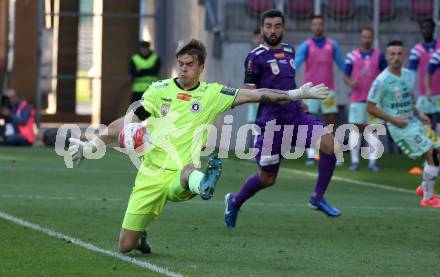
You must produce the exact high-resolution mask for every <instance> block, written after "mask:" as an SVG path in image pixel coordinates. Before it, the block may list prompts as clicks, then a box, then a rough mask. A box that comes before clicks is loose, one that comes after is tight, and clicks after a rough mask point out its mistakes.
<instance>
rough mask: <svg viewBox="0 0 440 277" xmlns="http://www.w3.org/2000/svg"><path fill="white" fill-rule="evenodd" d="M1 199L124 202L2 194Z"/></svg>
mask: <svg viewBox="0 0 440 277" xmlns="http://www.w3.org/2000/svg"><path fill="white" fill-rule="evenodd" d="M0 198H3V199H38V200H63V201H64V200H72V201H75V200H86V201H101V202H105V201H122V200H123V199H121V198H105V197H102V198H81V197H75V196H44V195H22V194H18V195H12V194H1V195H0Z"/></svg>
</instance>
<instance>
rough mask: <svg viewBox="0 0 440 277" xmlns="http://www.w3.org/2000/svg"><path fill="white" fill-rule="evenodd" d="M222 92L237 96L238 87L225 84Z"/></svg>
mask: <svg viewBox="0 0 440 277" xmlns="http://www.w3.org/2000/svg"><path fill="white" fill-rule="evenodd" d="M220 93H223V94H226V95H231V96H235V94H236V93H237V89H236V88H231V87H227V86H224V87H223V88H222V89H221V90H220Z"/></svg>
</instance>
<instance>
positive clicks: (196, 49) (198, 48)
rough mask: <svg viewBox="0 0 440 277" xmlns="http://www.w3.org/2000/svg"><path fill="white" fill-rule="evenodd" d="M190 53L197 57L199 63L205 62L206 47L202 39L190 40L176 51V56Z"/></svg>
mask: <svg viewBox="0 0 440 277" xmlns="http://www.w3.org/2000/svg"><path fill="white" fill-rule="evenodd" d="M185 54H188V55H190V56H192V57H193V58H194V59H196V60H197V61H198V62H199V64H205V59H206V47H205V45H204V44H203V42H201V41H200V40H197V39H192V40H191V41H190V42H188V43H187V44H185V45H184V46H183V47H182V48H180V50H179V51H177V53H176V58H179V57H180V56H182V55H185Z"/></svg>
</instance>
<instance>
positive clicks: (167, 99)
mask: <svg viewBox="0 0 440 277" xmlns="http://www.w3.org/2000/svg"><path fill="white" fill-rule="evenodd" d="M160 99H161V100H162V101H165V102H171V101H173V100H172V99H169V98H163V97H161V98H160Z"/></svg>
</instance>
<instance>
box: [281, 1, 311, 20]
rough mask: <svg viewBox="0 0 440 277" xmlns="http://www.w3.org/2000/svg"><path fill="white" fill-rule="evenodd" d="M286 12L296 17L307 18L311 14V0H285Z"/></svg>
mask: <svg viewBox="0 0 440 277" xmlns="http://www.w3.org/2000/svg"><path fill="white" fill-rule="evenodd" d="M286 10H287V14H288V15H290V16H292V17H297V18H308V17H310V16H311V15H312V14H313V1H310V0H287V3H286Z"/></svg>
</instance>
